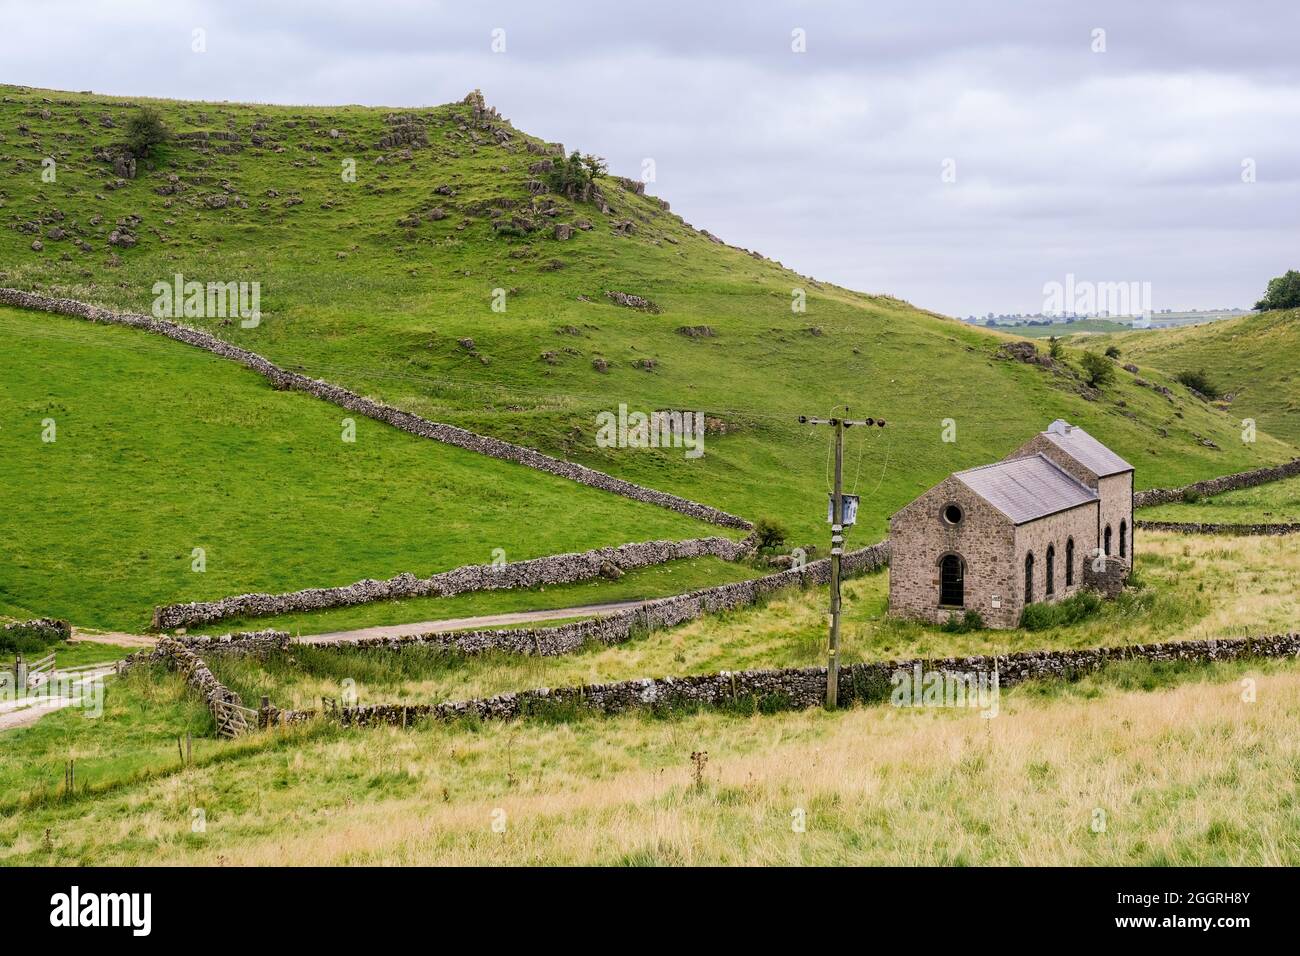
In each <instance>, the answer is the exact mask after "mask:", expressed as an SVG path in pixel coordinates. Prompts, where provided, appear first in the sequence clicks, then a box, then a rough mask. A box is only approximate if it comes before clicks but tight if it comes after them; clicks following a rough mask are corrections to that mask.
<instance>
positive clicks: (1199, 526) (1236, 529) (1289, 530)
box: [1136, 521, 1300, 535]
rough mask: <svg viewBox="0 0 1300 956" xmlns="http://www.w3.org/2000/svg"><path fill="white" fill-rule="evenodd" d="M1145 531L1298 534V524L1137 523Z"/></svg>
mask: <svg viewBox="0 0 1300 956" xmlns="http://www.w3.org/2000/svg"><path fill="white" fill-rule="evenodd" d="M1136 524H1137V526H1138V527H1139V528H1141V529H1143V530H1145V531H1177V532H1178V533H1179V534H1242V535H1277V534H1297V533H1300V524H1217V523H1215V522H1201V521H1138V522H1136Z"/></svg>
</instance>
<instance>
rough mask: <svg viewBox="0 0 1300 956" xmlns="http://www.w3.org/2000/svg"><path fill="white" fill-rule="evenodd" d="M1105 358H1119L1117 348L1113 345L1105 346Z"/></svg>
mask: <svg viewBox="0 0 1300 956" xmlns="http://www.w3.org/2000/svg"><path fill="white" fill-rule="evenodd" d="M1106 358H1108V359H1115V360H1116V361H1118V360H1119V348H1118V347H1117V346H1114V345H1108V346H1106Z"/></svg>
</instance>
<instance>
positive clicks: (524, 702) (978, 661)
mask: <svg viewBox="0 0 1300 956" xmlns="http://www.w3.org/2000/svg"><path fill="white" fill-rule="evenodd" d="M1297 654H1300V634H1294V633H1291V634H1274V635H1269V636H1266V637H1244V638H1231V639H1227V640H1208V641H1174V642H1170V643H1166V644H1134V645H1129V646H1120V647H1096V648H1090V649H1086V650H1054V651H1025V652H1021V653H1016V654H998V655H991V656H979V657H947V658H941V659H924V658H918V659H914V660H905V661H884V662H880V663H869V664H852V665H850V666H848V667H843V668H841V669H840V679H839V700H840V702H841V704H842V705H847V704H851V703H854V702H873V701H880V700H885V699H887V698H888V695H889V690H890V677H891V675H893V674H894V673H895V672H896V671H899V670H912V669H914V668H916V667H920V668H921V670H922V671H923V672H931V671H940V672H948V673H954V674H962V675H968V674H972V673H975V674H988V675H990V676H991V675H993V674H994V673H996V675H997V679H998V684H999V686H1000V687H1010V686H1013V685H1015V684H1019V683H1022V682H1024V681H1029V680H1043V679H1059V678H1064V677H1074V676H1076V675H1079V674H1086V673H1091V672H1094V671H1098V670H1101V669H1102V668H1104V667H1105V666H1106V665H1108V664H1111V663H1114V662H1117V661H1125V660H1145V661H1153V662H1154V661H1189V662H1209V661H1229V660H1237V659H1241V658H1248V657H1291V656H1295V655H1297ZM825 689H826V669H825V668H824V667H809V668H795V669H789V670H756V671H732V672H728V671H722V672H721V673H717V674H701V675H692V676H686V677H661V678H656V679H650V678H646V679H642V680H630V681H619V682H617V683H611V684H587V685H584V686H581V687H561V688H554V689H550V688H539V689H537V690H529V691H523V692H520V693H511V694H499V695H497V696H495V697H481V698H475V699H473V700H462V701H448V702H445V703H441V704H414V705H411V704H407V705H403V704H379V705H371V706H361V707H345V708H342V709H340V710H339V711H338V712H337V716H338V719H339V721H340V722H341V723H343V724H344V725H345V726H378V725H385V724H389V725H399V726H406V725H407V724H408V723H411V722H414V721H418V720H420V719H434V720H442V721H449V720H456V719H458V718H461V717H477V718H480V719H485V720H509V719H512V718H516V717H524V716H527V715H529V714H532V713H538V712H543V713H544V712H546V711H547V710H548V709H553V708H565V709H576V710H579V711H584V712H590V713H596V714H619V713H624V712H626V711H633V710H674V709H679V708H696V707H718V706H727V705H731V704H735V703H737V702H743V701H746V700H748V701H752V702H753V703H755V704H756V705H758V706H759V707H760V708H762V709H773V710H775V709H803V708H808V707H817V706H820V705H821V703H822V701H823V700H824V697H825ZM315 716H317V713H316V712H315V711H306V710H279V709H277V708H275V707H273V706H267V707H263V708H262V709H261V710H260V711H259V713H258V721H259V724H260V725H262V726H268V725H274V724H278V723H298V722H302V721H305V720H309V719H311V718H313V717H315Z"/></svg>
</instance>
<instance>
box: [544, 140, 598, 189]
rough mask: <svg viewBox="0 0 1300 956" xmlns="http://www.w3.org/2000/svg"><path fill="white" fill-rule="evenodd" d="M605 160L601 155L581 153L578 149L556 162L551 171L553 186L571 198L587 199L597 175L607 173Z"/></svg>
mask: <svg viewBox="0 0 1300 956" xmlns="http://www.w3.org/2000/svg"><path fill="white" fill-rule="evenodd" d="M605 169H606V166H605V161H604V160H603V159H601V158H600V157H599V156H592V155H589V154H585V153H580V152H578V151H577V150H576V149H575V150H574V151H573V152H572V153H570V154H569V155H568V157H567V158H566V159H562V160H560V161H559V162H557V163H556V164H555V168H554V169H552V170H551V173H550V184H551V188H552V189H553V190H555V191H556V192H557V193H560V194H562V195H565V196H568V197H569V198H571V199H576V200H585V199H586V198H587V196H588V195H589V191H590V189H591V187H592V186H594V185H595V184H596V177H597V176H603V175H604V174H605Z"/></svg>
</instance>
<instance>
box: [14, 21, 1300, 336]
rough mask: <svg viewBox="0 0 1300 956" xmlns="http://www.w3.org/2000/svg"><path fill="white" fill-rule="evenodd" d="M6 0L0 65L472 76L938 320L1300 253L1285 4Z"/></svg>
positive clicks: (521, 107) (390, 84)
mask: <svg viewBox="0 0 1300 956" xmlns="http://www.w3.org/2000/svg"><path fill="white" fill-rule="evenodd" d="M0 14H2V15H3V19H2V20H0V22H3V24H4V26H3V30H2V31H0V80H3V81H4V82H10V83H26V84H30V85H33V86H44V87H52V88H57V89H71V90H86V89H93V90H95V91H96V92H104V93H114V94H124V95H152V96H167V97H178V98H192V99H213V100H217V99H226V100H242V101H259V102H273V103H316V104H329V103H362V104H375V105H385V106H421V105H432V104H437V103H443V102H447V101H450V100H453V99H459V98H460V97H462V96H463V95H464V94H465V93H466V92H467V91H468V90H470V89H472V88H474V87H480V88H482V89H483V91H484V92H485V94H486V95H487V98H488V102H489V103H491V104H493V105H494V106H496V107H497V108H498V109H499V110H500V111H501V112H502V113H503V114H504V115H505V116H507V117H508V118H510V119H511V120H512V121H513V122H514V123H515V125H516V126H518V127H519V128H521V129H524V130H526V131H528V132H530V133H533V134H536V135H538V136H544V137H546V138H548V139H552V140H559V141H561V142H563V143H565V145H566V146H568V147H570V148H572V147H579V148H581V149H583V150H584V151H588V152H593V153H597V154H599V155H601V156H604V157H606V158H607V159H608V160H609V162H610V166H611V169H612V170H613V171H614V172H617V173H621V174H624V175H629V176H639V175H641V171H642V168H643V162H644V161H645V160H647V159H651V160H653V162H654V172H655V181H654V182H653V183H652V184H651V186H650V190H649V191H651V192H654V193H657V194H658V195H661V196H663V197H665V198H666V199H668V200H669V201H670V202H671V203H672V206H673V209H674V210H675V211H677V212H679V213H681V214H682V215H683V216H684V217H685V218H686V219H687V220H688V221H689V222H691V223H693V224H695V225H696V226H699V227H702V228H707V229H709V230H711V231H712V232H714V233H716V234H718V235H719V236H721V237H722V238H723V239H725V240H727V241H728V242H731V243H733V244H735V245H740V246H745V247H747V248H752V249H758V250H760V251H762V252H764V253H765V254H767V255H769V256H771V257H773V258H776V259H779V260H781V261H782V262H784V263H786V264H787V265H790V266H792V267H794V268H796V269H798V270H800V271H801V272H805V273H808V274H810V275H813V276H815V277H817V278H821V279H828V280H832V281H835V282H838V283H841V284H844V285H847V286H850V287H852V288H856V289H862V290H866V291H871V292H888V293H891V294H894V295H898V296H901V297H903V298H906V299H909V300H911V301H912V302H915V303H917V304H918V305H921V306H925V307H928V308H932V309H935V310H938V311H942V312H946V313H949V314H954V315H968V314H971V313H977V314H980V315H982V314H984V313H986V312H990V311H993V312H999V313H1000V312H1015V311H1030V312H1033V311H1038V310H1039V309H1041V308H1043V306H1044V285H1045V284H1046V283H1050V282H1053V281H1056V282H1062V283H1063V282H1065V279H1066V276H1067V274H1073V275H1074V276H1075V278H1076V281H1081V282H1087V281H1092V282H1120V281H1142V282H1150V283H1151V291H1152V305H1153V306H1154V307H1155V308H1157V309H1161V308H1173V309H1180V308H1194V307H1201V308H1216V307H1226V306H1247V307H1248V306H1250V305H1251V304H1253V302H1254V301H1255V300H1256V299H1257V298H1258V297H1259V296H1260V294H1262V292H1263V288H1264V284H1265V282H1266V280H1267V279H1268V277H1270V276H1273V275H1278V274H1280V273H1281V272H1283V271H1285V270H1286V269H1287V268H1300V56H1297V47H1296V42H1297V37H1298V36H1300V4H1297V3H1296V0H1272V2H1243V0H1235V2H1232V3H1227V2H1222V0H1221V2H1218V3H1207V2H1200V0H1179V2H1154V0H1145V2H1142V3H1136V2H1132V0H1123V2H1110V0H1102V2H1088V3H1083V2H1078V0H1071V2H1055V0H1033V2H1029V0H1025V2H1016V0H1001V2H996V3H994V2H986V3H981V2H978V0H951V2H926V0H910V2H906V0H901V2H888V3H884V2H859V3H849V2H818V3H794V2H784V3H782V2H771V0H749V2H744V3H741V2H735V3H720V2H705V0H690V2H676V0H643V2H639V3H610V2H593V3H585V2H571V0H551V2H546V3H542V2H537V0H529V2H496V0H475V2H469V0H461V2H457V3H452V2H448V3H439V2H436V0H368V2H357V0H310V2H300V0H280V2H275V3H274V4H272V3H270V2H267V0H250V2H245V0H220V2H218V0H212V2H201V0H188V2H187V0H140V2H130V0H117V2H114V3H104V2H102V0H41V2H40V3H25V2H14V0H2V2H0ZM196 29H202V30H203V31H205V40H206V51H205V52H202V53H196V52H194V50H193V49H192V47H193V46H194V39H193V38H194V31H195V30H196ZM498 30H499V31H504V33H503V34H499V33H498V34H496V37H497V46H498V47H499V46H501V39H502V37H503V38H504V50H503V51H501V52H495V51H494V50H493V41H494V31H498ZM796 31H802V33H800V34H796ZM1099 31H1104V32H1099ZM800 36H801V37H802V38H803V45H804V47H805V50H804V52H796V50H795V49H794V47H796V46H798V45H799V39H798V38H799V37H800ZM1252 171H1253V175H1252ZM945 174H946V175H945ZM1250 179H1253V181H1245V180H1250Z"/></svg>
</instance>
